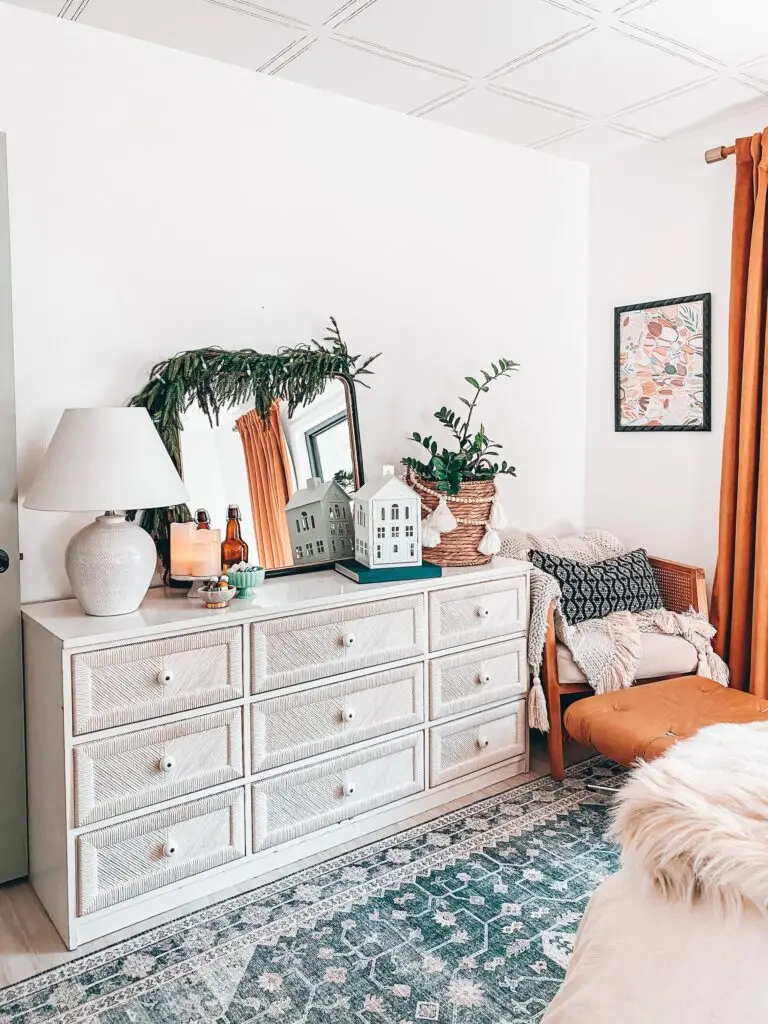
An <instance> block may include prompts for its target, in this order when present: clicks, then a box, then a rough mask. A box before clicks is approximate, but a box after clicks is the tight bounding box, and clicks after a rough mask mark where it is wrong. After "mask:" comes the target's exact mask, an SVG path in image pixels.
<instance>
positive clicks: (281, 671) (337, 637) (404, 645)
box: [251, 594, 424, 693]
mask: <svg viewBox="0 0 768 1024" xmlns="http://www.w3.org/2000/svg"><path fill="white" fill-rule="evenodd" d="M423 650H424V599H423V598H422V597H421V595H419V594H416V595H413V596H410V597H398V598H392V599H391V600H387V601H375V602H372V603H371V604H359V605H352V606H350V607H349V608H336V609H334V610H333V611H327V612H313V613H311V614H309V615H293V616H291V617H290V618H285V619H271V620H268V621H266V622H259V623H256V624H255V625H253V626H252V627H251V666H252V677H253V678H252V683H251V685H252V689H253V692H254V693H258V692H260V691H264V690H275V689H278V688H279V687H281V686H290V685H291V684H293V683H304V682H307V681H309V680H314V679H322V678H323V676H332V675H337V674H340V673H343V672H351V671H353V670H355V669H361V668H368V667H370V666H372V665H383V664H386V662H388V661H396V660H398V659H399V658H411V657H414V656H415V655H417V654H421V653H422V652H423Z"/></svg>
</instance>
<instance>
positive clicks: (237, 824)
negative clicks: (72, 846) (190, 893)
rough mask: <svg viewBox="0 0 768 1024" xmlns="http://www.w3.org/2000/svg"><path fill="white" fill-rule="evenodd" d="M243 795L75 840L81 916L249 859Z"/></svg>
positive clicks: (213, 798)
mask: <svg viewBox="0 0 768 1024" xmlns="http://www.w3.org/2000/svg"><path fill="white" fill-rule="evenodd" d="M244 826H245V793H244V791H243V790H242V789H234V790H230V791H229V792H227V793H219V794H218V795H217V796H210V797H206V798H205V799H204V800H196V801H194V803H188V804H180V805H179V806H178V807H169V808H168V809H167V810H165V811H158V812H156V813H155V814H147V815H145V816H144V817H141V818H134V819H133V820H132V821H126V822H123V824H121V825H111V826H109V827H108V828H102V829H99V830H98V831H96V832H87V833H84V834H82V835H80V836H78V838H77V899H78V914H80V915H83V914H91V913H93V912H94V911H95V910H101V909H102V908H103V907H111V906H112V905H113V904H115V903H120V902H121V901H123V900H128V899H131V898H132V897H133V896H140V895H141V894H142V893H145V892H151V891H152V890H153V889H159V888H160V886H162V885H169V884H170V883H171V882H178V881H179V880H180V879H182V878H188V877H189V876H190V875H196V874H199V873H200V872H201V871H207V870H209V869H210V868H215V867H218V866H219V865H220V864H227V863H229V862H230V861H233V860H237V859H238V858H240V857H243V856H244V855H245V827H244Z"/></svg>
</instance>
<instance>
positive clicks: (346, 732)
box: [251, 663, 424, 772]
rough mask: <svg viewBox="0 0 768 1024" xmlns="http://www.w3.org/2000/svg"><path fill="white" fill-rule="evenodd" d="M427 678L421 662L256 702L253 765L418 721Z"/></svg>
mask: <svg viewBox="0 0 768 1024" xmlns="http://www.w3.org/2000/svg"><path fill="white" fill-rule="evenodd" d="M423 677H424V670H423V668H422V665H421V663H419V664H418V665H409V666H408V667H407V668H398V669H391V670H390V671H389V672H377V673H376V674H375V675H370V676H364V677H363V678H358V679H348V680H347V681H346V682H343V683H335V684H334V685H332V686H322V687H318V688H317V689H316V690H305V691H304V692H303V693H289V694H287V695H286V696H285V697H273V698H271V699H270V700H265V701H261V702H260V703H258V704H254V705H253V706H252V709H251V736H252V742H251V749H252V752H253V770H254V771H255V772H258V771H262V770H263V769H265V768H276V767H277V766H278V765H281V764H286V763H287V762H289V761H298V760H300V759H301V758H303V757H313V756H314V755H315V754H322V753H324V752H325V751H327V750H335V749H336V748H337V747H345V746H348V745H349V744H350V743H359V742H360V741H361V740H367V739H371V738H372V737H374V736H382V735H384V733H388V732H395V731H396V730H397V729H405V728H407V727H408V726H409V725H418V724H419V723H420V722H423V721H424V687H423Z"/></svg>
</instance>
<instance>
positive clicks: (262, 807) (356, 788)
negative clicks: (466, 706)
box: [252, 732, 424, 850]
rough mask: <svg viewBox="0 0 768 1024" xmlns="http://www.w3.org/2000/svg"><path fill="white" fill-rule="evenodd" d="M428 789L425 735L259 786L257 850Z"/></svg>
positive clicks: (256, 791) (255, 809)
mask: <svg viewBox="0 0 768 1024" xmlns="http://www.w3.org/2000/svg"><path fill="white" fill-rule="evenodd" d="M423 789H424V734H423V733H420V732H419V733H415V734H414V735H411V736H404V737H402V738H401V739H399V740H391V741H390V742H389V743H383V744H380V745H378V746H375V747H370V748H369V749H367V750H362V751H358V752H357V753H355V754H347V755H346V757H343V756H342V757H334V758H330V759H328V760H327V761H322V762H320V764H317V765H313V766H312V767H311V768H304V769H299V770H297V771H291V772H285V773H284V774H283V775H276V776H273V777H272V778H269V779H264V780H263V781H261V782H255V783H254V784H253V793H252V803H253V848H254V850H261V849H264V848H265V847H268V846H276V845H277V844H278V843H284V842H286V841H287V840H289V839H295V838H296V837H297V836H303V835H308V834H309V833H311V832H316V831H317V830H318V829H321V828H325V827H326V825H332V824H334V823H335V822H338V821H344V820H346V819H348V818H352V817H354V816H355V815H356V814H362V813H363V812H364V811H369V810H372V809H373V808H374V807H381V806H383V805H384V804H390V803H393V802H394V801H395V800H400V799H401V798H403V797H406V796H411V794H413V793H420V792H421V791H422V790H423Z"/></svg>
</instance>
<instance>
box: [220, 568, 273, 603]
mask: <svg viewBox="0 0 768 1024" xmlns="http://www.w3.org/2000/svg"><path fill="white" fill-rule="evenodd" d="M265 575H266V570H265V569H262V568H261V566H259V568H258V569H252V570H251V571H250V572H232V571H230V572H228V573H227V579H228V580H229V583H230V585H231V586H233V587H237V594H236V595H235V596H236V597H238V598H248V597H255V596H256V588H257V587H260V586H261V584H262V583H263V582H264V576H265Z"/></svg>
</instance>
